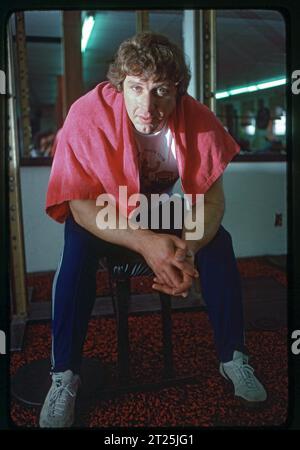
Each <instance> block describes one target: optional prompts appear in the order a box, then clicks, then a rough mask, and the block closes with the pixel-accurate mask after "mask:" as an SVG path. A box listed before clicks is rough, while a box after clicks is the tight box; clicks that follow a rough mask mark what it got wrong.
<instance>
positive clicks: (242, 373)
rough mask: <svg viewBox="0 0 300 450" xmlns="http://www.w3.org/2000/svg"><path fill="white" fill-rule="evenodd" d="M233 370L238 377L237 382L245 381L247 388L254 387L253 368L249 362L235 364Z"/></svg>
mask: <svg viewBox="0 0 300 450" xmlns="http://www.w3.org/2000/svg"><path fill="white" fill-rule="evenodd" d="M234 372H235V374H236V376H237V377H238V379H239V382H245V383H246V386H247V387H248V388H249V389H256V388H257V386H256V382H255V378H254V376H253V372H254V369H253V367H251V366H250V365H249V364H242V365H239V364H235V366H234Z"/></svg>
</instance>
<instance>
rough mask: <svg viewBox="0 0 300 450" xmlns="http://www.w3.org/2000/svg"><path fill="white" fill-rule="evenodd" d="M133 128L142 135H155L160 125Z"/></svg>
mask: <svg viewBox="0 0 300 450" xmlns="http://www.w3.org/2000/svg"><path fill="white" fill-rule="evenodd" d="M135 128H136V130H137V131H139V132H140V133H142V134H152V133H156V132H157V131H159V130H161V129H162V125H161V124H157V123H156V124H154V123H149V124H141V123H139V124H137V125H135Z"/></svg>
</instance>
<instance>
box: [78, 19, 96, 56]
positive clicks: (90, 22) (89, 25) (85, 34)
mask: <svg viewBox="0 0 300 450" xmlns="http://www.w3.org/2000/svg"><path fill="white" fill-rule="evenodd" d="M94 24H95V19H94V17H93V16H87V17H86V18H85V19H84V22H83V26H82V32H81V51H82V52H84V51H85V49H86V46H87V43H88V40H89V38H90V35H91V32H92V30H93V28H94Z"/></svg>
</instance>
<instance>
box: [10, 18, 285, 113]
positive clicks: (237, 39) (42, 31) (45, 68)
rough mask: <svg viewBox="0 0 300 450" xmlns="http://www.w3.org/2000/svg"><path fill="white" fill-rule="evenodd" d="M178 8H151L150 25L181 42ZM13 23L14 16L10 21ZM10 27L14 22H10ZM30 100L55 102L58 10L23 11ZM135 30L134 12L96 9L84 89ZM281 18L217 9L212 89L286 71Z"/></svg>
mask: <svg viewBox="0 0 300 450" xmlns="http://www.w3.org/2000/svg"><path fill="white" fill-rule="evenodd" d="M182 17H183V12H182V11H179V10H172V11H162V10H161V11H151V13H150V29H152V30H153V31H156V32H160V33H163V34H167V35H168V37H169V38H170V39H171V40H173V41H175V42H177V43H178V44H181V45H182ZM12 22H13V21H12ZM12 26H13V29H14V24H12ZM25 26H26V35H27V53H28V68H29V83H30V95H31V103H32V104H35V105H41V104H54V103H55V99H56V77H57V75H59V74H62V72H63V64H62V44H61V39H62V15H61V13H60V12H59V11H30V12H26V13H25ZM134 33H135V13H134V11H98V12H97V13H96V14H95V26H94V29H93V32H92V34H91V37H90V40H89V42H88V46H87V49H86V51H85V53H84V54H83V76H84V82H85V89H86V90H88V89H90V88H91V87H92V86H94V85H95V84H96V83H98V82H100V81H102V80H104V79H105V74H106V71H107V67H108V64H109V62H110V61H111V60H112V58H113V55H114V53H115V52H116V50H117V48H118V46H119V44H120V42H122V40H124V39H125V38H127V37H129V36H132V35H133V34H134ZM285 58H286V55H285V23H284V19H283V17H282V16H281V15H280V14H279V13H278V12H276V11H267V10H218V11H217V89H218V90H225V89H227V88H232V87H237V86H241V85H243V84H248V83H252V82H257V81H260V80H267V79H270V78H275V77H280V76H282V75H284V74H285V70H286V65H285V64H286V62H285Z"/></svg>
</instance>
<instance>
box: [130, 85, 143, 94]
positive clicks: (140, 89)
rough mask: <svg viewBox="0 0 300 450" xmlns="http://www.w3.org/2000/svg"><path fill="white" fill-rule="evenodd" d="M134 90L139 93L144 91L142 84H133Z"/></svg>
mask: <svg viewBox="0 0 300 450" xmlns="http://www.w3.org/2000/svg"><path fill="white" fill-rule="evenodd" d="M132 90H133V91H134V92H136V93H138V94H139V93H140V92H142V88H141V86H132Z"/></svg>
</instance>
